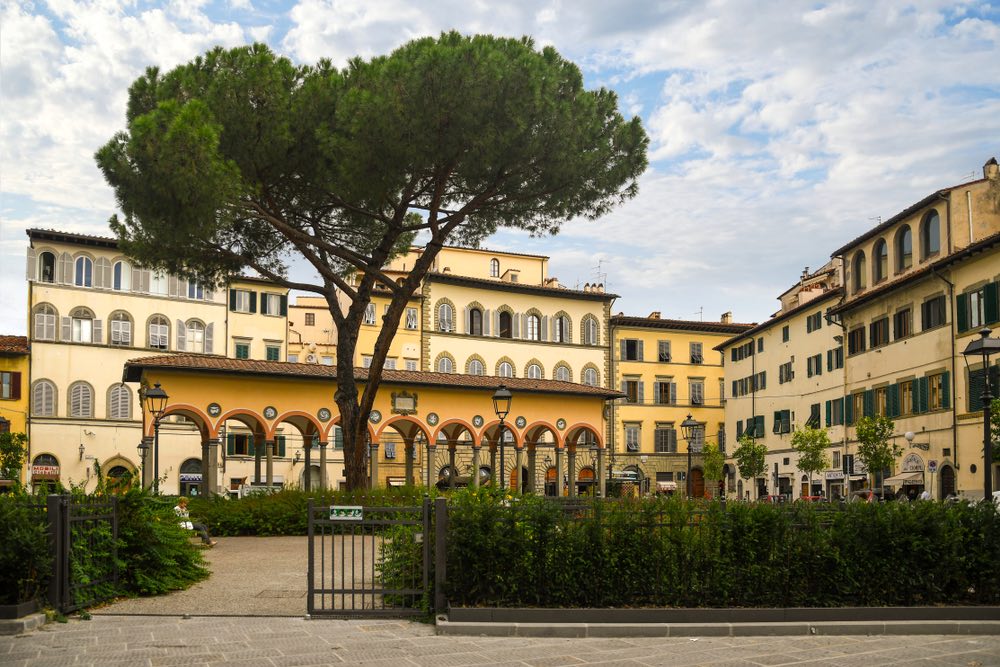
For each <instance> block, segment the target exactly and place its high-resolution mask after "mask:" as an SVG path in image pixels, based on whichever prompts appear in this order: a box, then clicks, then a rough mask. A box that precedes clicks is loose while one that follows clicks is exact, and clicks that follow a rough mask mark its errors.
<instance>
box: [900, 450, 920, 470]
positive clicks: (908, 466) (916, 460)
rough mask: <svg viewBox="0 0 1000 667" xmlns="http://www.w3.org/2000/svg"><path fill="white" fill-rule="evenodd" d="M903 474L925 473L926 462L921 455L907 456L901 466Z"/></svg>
mask: <svg viewBox="0 0 1000 667" xmlns="http://www.w3.org/2000/svg"><path fill="white" fill-rule="evenodd" d="M900 470H901V471H902V472H923V471H924V460H923V459H922V458H920V455H919V454H907V455H906V458H904V459H903V463H902V465H901V466H900Z"/></svg>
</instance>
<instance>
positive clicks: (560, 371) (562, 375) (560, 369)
mask: <svg viewBox="0 0 1000 667" xmlns="http://www.w3.org/2000/svg"><path fill="white" fill-rule="evenodd" d="M571 377H572V375H571V374H570V372H569V367H568V366H564V365H562V364H559V365H558V366H556V372H555V375H554V378H555V379H556V380H559V381H560V382H569V381H570V378H571Z"/></svg>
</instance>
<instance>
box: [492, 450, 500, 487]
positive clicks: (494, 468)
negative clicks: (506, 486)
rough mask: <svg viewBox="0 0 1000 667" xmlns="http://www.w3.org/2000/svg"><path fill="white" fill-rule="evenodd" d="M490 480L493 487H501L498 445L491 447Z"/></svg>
mask: <svg viewBox="0 0 1000 667" xmlns="http://www.w3.org/2000/svg"><path fill="white" fill-rule="evenodd" d="M490 479H491V480H493V486H500V477H499V476H498V475H497V445H493V446H492V447H490Z"/></svg>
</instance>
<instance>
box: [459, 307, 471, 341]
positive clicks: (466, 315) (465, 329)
mask: <svg viewBox="0 0 1000 667" xmlns="http://www.w3.org/2000/svg"><path fill="white" fill-rule="evenodd" d="M462 312H463V313H464V314H463V315H462V332H461V333H464V334H467V333H471V332H472V327H471V326H469V307H468V306H466V307H465V310H463V311H462Z"/></svg>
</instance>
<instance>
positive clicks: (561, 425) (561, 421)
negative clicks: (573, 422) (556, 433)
mask: <svg viewBox="0 0 1000 667" xmlns="http://www.w3.org/2000/svg"><path fill="white" fill-rule="evenodd" d="M556 428H557V429H559V430H560V431H563V430H565V429H566V420H565V419H563V418H562V417H560V418H559V419H557V420H556Z"/></svg>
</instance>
